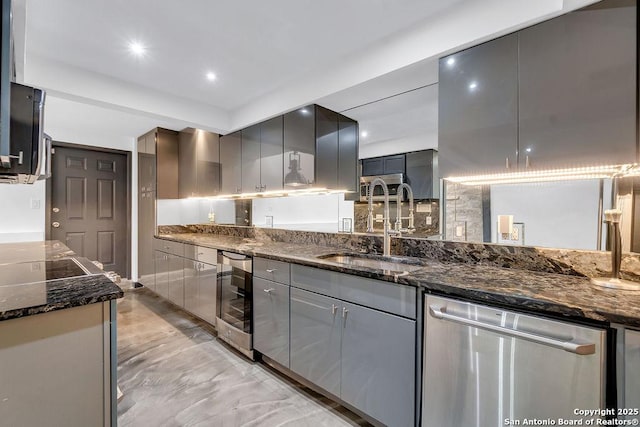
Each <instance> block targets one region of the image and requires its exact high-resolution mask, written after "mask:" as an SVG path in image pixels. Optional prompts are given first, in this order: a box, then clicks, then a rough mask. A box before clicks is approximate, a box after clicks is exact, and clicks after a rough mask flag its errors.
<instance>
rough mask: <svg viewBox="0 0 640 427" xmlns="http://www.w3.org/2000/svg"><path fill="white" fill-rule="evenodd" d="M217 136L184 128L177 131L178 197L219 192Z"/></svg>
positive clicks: (213, 194) (204, 195) (212, 194)
mask: <svg viewBox="0 0 640 427" xmlns="http://www.w3.org/2000/svg"><path fill="white" fill-rule="evenodd" d="M219 149H220V148H219V136H218V135H217V134H215V133H211V132H207V131H203V130H200V129H193V128H187V129H185V130H183V131H181V132H180V134H179V190H180V191H179V192H180V197H182V198H184V197H207V196H216V195H217V194H218V193H219V192H220V152H219Z"/></svg>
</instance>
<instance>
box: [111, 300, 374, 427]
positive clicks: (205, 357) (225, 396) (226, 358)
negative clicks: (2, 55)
mask: <svg viewBox="0 0 640 427" xmlns="http://www.w3.org/2000/svg"><path fill="white" fill-rule="evenodd" d="M118 384H119V386H120V389H121V390H122V392H123V393H124V397H123V399H122V400H121V401H120V403H119V404H118V425H119V426H120V427H126V426H145V427H146V426H154V427H155V426H223V427H224V426H314V427H315V426H331V427H333V426H354V425H368V424H367V423H366V422H364V421H363V420H361V419H360V418H359V417H358V416H357V415H355V414H353V413H352V412H350V411H348V410H346V409H345V408H343V407H342V406H340V405H337V404H335V403H333V402H331V401H329V400H327V399H325V398H323V397H322V396H320V395H318V394H316V393H314V392H313V391H311V390H309V389H308V388H306V387H303V386H301V385H300V384H298V383H295V382H292V381H290V380H288V379H287V378H286V377H284V376H282V375H281V374H279V373H278V372H276V371H274V370H272V369H271V368H269V367H267V366H265V365H264V364H261V363H253V362H251V361H249V360H248V359H244V358H243V357H241V356H239V355H238V354H237V353H235V352H234V351H232V350H231V349H229V348H228V347H226V346H225V345H223V344H222V343H220V342H218V341H217V340H216V338H215V336H214V334H213V333H212V331H211V329H210V328H209V327H208V326H207V325H206V324H204V323H203V322H201V321H200V320H198V319H196V318H194V317H192V316H190V315H188V314H187V313H185V312H183V311H181V310H179V309H178V308H176V307H175V306H173V305H172V304H170V303H168V302H166V301H163V300H162V299H161V298H159V297H157V296H155V295H154V294H153V293H152V292H150V291H149V290H147V289H145V288H137V289H131V290H127V291H126V292H125V297H124V298H123V299H121V300H119V301H118Z"/></svg>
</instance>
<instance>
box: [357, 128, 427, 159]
mask: <svg viewBox="0 0 640 427" xmlns="http://www.w3.org/2000/svg"><path fill="white" fill-rule="evenodd" d="M430 148H433V149H436V150H437V149H438V133H437V131H435V132H430V133H422V134H419V135H411V136H407V137H404V138H399V139H394V140H388V141H382V142H374V143H368V144H366V143H364V144H363V143H362V142H361V143H360V146H359V147H358V150H359V153H358V156H359V157H360V158H361V159H367V158H369V157H378V156H388V155H391V154H399V153H407V152H409V151H420V150H428V149H430Z"/></svg>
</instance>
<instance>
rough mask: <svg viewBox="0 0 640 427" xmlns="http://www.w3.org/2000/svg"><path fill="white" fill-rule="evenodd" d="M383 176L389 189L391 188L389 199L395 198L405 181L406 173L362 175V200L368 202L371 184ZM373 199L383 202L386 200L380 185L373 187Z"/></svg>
mask: <svg viewBox="0 0 640 427" xmlns="http://www.w3.org/2000/svg"><path fill="white" fill-rule="evenodd" d="M376 178H381V179H382V180H383V181H384V183H385V184H387V189H388V190H389V199H390V200H395V199H396V196H397V194H398V187H399V186H400V184H402V183H403V182H404V175H403V174H401V173H394V174H390V175H372V176H361V177H360V201H361V202H366V201H368V200H369V199H368V198H367V195H368V192H369V186H370V184H371V182H373V180H374V179H376ZM402 196H403V197H402V200H403V201H404V197H405V196H404V194H403V195H402ZM373 201H374V202H381V201H384V191H383V190H382V187H381V186H380V185H376V187H375V188H374V189H373Z"/></svg>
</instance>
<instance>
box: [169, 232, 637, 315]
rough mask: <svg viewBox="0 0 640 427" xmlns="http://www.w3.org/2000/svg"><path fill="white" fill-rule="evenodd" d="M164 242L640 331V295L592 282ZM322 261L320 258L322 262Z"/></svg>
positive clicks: (218, 240) (253, 245)
mask: <svg viewBox="0 0 640 427" xmlns="http://www.w3.org/2000/svg"><path fill="white" fill-rule="evenodd" d="M158 237H159V238H164V239H167V240H174V241H178V242H183V243H190V244H194V245H200V246H205V247H211V248H215V249H220V250H228V251H233V252H238V253H242V254H246V255H253V256H260V257H265V258H271V259H276V260H281V261H287V262H292V263H295V264H302V265H307V266H312V267H319V268H324V269H328V270H333V271H338V272H343V273H348V274H354V275H358V276H363V277H369V278H373V279H379V280H386V281H389V282H397V283H401V284H406V285H412V286H418V287H421V288H423V289H425V291H426V292H432V293H437V294H440V295H449V296H452V297H456V298H463V299H469V300H472V301H475V302H482V303H486V304H489V305H499V306H504V307H510V308H514V309H520V310H525V311H528V312H535V313H540V314H545V315H550V316H554V317H564V318H567V319H574V320H580V319H586V320H591V321H596V322H604V323H617V324H623V325H627V326H632V327H640V292H632V291H621V290H612V289H604V288H600V287H598V286H595V285H593V284H592V283H591V281H590V280H589V279H588V278H585V277H577V276H569V275H562V274H553V273H541V272H534V271H528V270H521V269H514V268H499V267H490V266H482V265H471V264H463V263H457V262H452V263H443V262H438V261H433V260H429V259H424V258H421V259H416V258H412V259H411V260H413V261H417V260H419V263H420V264H422V265H423V268H420V269H418V270H416V271H413V272H410V273H409V274H403V275H393V274H384V273H383V272H382V271H381V270H373V269H369V268H365V267H355V266H346V265H344V264H338V263H335V262H330V261H327V260H324V259H322V258H321V257H322V256H326V255H330V254H339V253H349V252H350V251H348V250H345V249H344V248H339V247H330V246H318V245H313V244H302V243H282V242H263V241H256V240H253V239H246V238H241V237H235V236H220V235H213V234H199V233H185V234H173V235H160V236H158ZM319 257H320V258H319Z"/></svg>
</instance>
